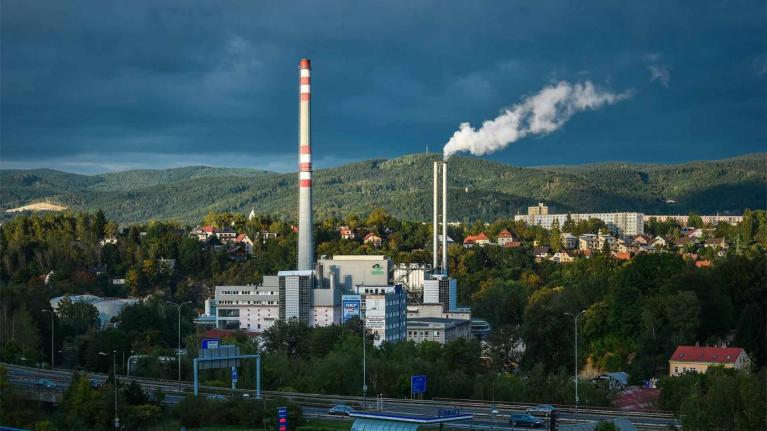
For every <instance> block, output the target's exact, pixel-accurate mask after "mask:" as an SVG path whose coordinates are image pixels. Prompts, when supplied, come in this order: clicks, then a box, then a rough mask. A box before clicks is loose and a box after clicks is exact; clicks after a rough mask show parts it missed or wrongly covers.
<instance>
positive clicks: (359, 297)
mask: <svg viewBox="0 0 767 431" xmlns="http://www.w3.org/2000/svg"><path fill="white" fill-rule="evenodd" d="M353 291H354V294H351V295H344V296H343V304H344V305H343V308H344V318H343V320H344V321H347V320H349V319H351V318H352V317H354V316H359V317H360V319H362V320H363V322H364V323H365V328H367V329H368V330H369V331H370V332H371V333H372V334H373V335H374V340H373V344H374V345H375V346H376V347H377V346H380V345H381V343H383V342H384V341H387V342H390V343H394V342H397V341H402V340H405V338H406V336H405V330H406V327H407V326H406V325H407V295H406V294H405V290H404V289H403V288H402V286H400V285H385V286H369V285H368V286H365V285H360V286H355V288H354V290H353Z"/></svg>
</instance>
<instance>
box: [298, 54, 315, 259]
mask: <svg viewBox="0 0 767 431" xmlns="http://www.w3.org/2000/svg"><path fill="white" fill-rule="evenodd" d="M298 70H299V87H298V88H299V90H298V94H299V97H298V123H299V124H298V268H297V269H298V270H299V271H303V270H311V269H312V266H313V265H312V262H313V260H314V246H313V245H312V146H311V118H310V117H311V112H310V109H309V108H310V107H309V102H310V99H311V81H310V80H311V63H310V61H309V59H307V58H303V59H301V61H299V62H298Z"/></svg>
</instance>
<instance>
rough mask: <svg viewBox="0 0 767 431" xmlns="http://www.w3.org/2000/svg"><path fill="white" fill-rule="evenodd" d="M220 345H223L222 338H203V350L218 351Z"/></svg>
mask: <svg viewBox="0 0 767 431" xmlns="http://www.w3.org/2000/svg"><path fill="white" fill-rule="evenodd" d="M220 344H221V339H220V338H203V339H202V348H203V349H218V346H219V345H220Z"/></svg>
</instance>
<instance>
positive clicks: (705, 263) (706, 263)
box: [695, 260, 711, 268]
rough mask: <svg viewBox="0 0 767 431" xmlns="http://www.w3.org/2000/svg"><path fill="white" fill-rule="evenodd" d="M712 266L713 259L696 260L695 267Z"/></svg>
mask: <svg viewBox="0 0 767 431" xmlns="http://www.w3.org/2000/svg"><path fill="white" fill-rule="evenodd" d="M710 266H711V261H710V260H699V261H697V262H695V267H697V268H708V267H710Z"/></svg>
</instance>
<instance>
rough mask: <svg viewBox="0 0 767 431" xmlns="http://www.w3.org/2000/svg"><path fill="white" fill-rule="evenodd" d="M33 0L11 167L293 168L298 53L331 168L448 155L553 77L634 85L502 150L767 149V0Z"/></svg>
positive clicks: (7, 51) (680, 155)
mask: <svg viewBox="0 0 767 431" xmlns="http://www.w3.org/2000/svg"><path fill="white" fill-rule="evenodd" d="M412 3H415V4H409V3H405V2H402V3H395V2H353V1H343V2H219V1H216V2H188V1H178V2H168V1H164V2H157V1H152V2H137V1H132V2H117V1H80V2H77V1H75V2H29V1H18V0H9V1H5V2H3V6H2V65H1V67H2V70H1V72H2V75H1V77H2V112H1V115H2V117H1V120H2V128H1V129H0V133H1V135H0V137H1V138H2V141H1V142H0V145H1V146H0V167H23V166H46V167H53V168H60V169H66V170H75V171H86V172H95V171H99V170H113V169H125V168H131V167H161V166H179V165H184V164H216V165H225V166H255V167H262V168H263V167H271V168H274V169H279V170H291V169H292V167H293V166H294V165H295V160H294V158H295V148H294V147H295V145H296V135H297V130H296V123H297V122H296V110H297V109H296V108H297V107H296V99H297V95H296V84H297V82H296V81H297V70H296V64H297V60H298V59H299V58H300V57H302V56H308V57H310V58H312V60H313V65H314V69H315V70H314V74H313V88H312V91H313V93H314V95H315V97H314V99H313V102H314V104H313V108H314V111H313V127H314V128H313V134H314V136H313V140H314V144H315V154H316V157H317V158H318V160H320V161H322V164H325V165H332V164H337V163H341V162H345V161H349V160H355V159H365V158H370V157H391V156H395V155H399V154H403V153H409V152H416V151H423V150H424V149H425V147H426V146H427V145H429V146H430V148H431V149H432V150H433V151H439V150H440V148H441V146H442V145H443V144H444V143H445V142H446V141H447V139H448V138H449V137H450V136H451V135H452V133H453V131H454V130H455V129H456V128H457V126H458V124H459V123H461V122H463V121H471V122H472V123H478V122H481V121H482V120H485V119H490V118H493V117H495V116H496V115H497V113H498V111H499V110H500V109H501V108H503V107H505V106H510V105H513V104H514V103H516V102H518V101H519V100H520V99H521V98H522V97H523V96H525V95H530V94H534V93H535V92H537V91H538V90H539V89H540V88H542V87H543V86H546V85H548V84H550V83H552V82H554V81H558V80H567V81H570V82H577V81H582V80H586V79H588V80H590V81H593V82H595V83H597V84H599V85H600V86H603V87H605V88H610V89H612V90H615V91H625V90H632V91H633V92H634V93H633V94H634V96H633V97H632V99H631V100H630V101H627V102H625V103H623V104H619V105H615V106H611V107H609V108H607V109H604V110H601V111H599V112H591V113H588V114H585V115H583V116H582V117H579V118H578V119H577V120H575V121H572V122H570V123H568V124H567V125H566V127H564V128H563V129H562V130H561V131H559V132H557V133H553V134H551V135H548V136H546V137H543V138H535V139H530V140H522V141H520V142H519V143H515V144H514V145H513V146H511V147H509V148H508V149H507V150H505V151H503V152H501V153H497V154H496V155H494V156H493V157H495V158H497V159H501V160H506V161H510V162H513V163H518V164H543V163H568V162H587V161H600V160H614V159H625V160H638V161H677V160H686V159H691V158H716V157H726V156H730V155H735V154H741V153H745V152H754V151H763V150H764V146H765V140H766V138H765V115H766V113H765V103H764V95H765V75H764V73H763V72H761V71H762V70H763V69H764V64H765V61H764V52H765V49H766V48H765V40H764V33H765V24H764V19H763V18H764V16H765V6H764V2H759V1H753V2H728V3H726V4H724V3H716V4H708V5H696V6H695V8H690V7H683V6H676V5H668V4H666V3H668V2H657V3H655V4H652V5H651V4H648V3H646V2H642V3H641V4H640V3H637V4H635V3H627V4H624V5H621V6H618V5H616V4H615V2H587V3H588V4H580V3H586V2H580V3H578V2H576V3H571V2H558V1H557V2H555V1H552V2H545V1H544V2H534V3H523V2H506V1H497V2H492V1H488V2H466V3H463V4H461V3H458V2H450V3H446V2H428V1H424V2H412Z"/></svg>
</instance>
